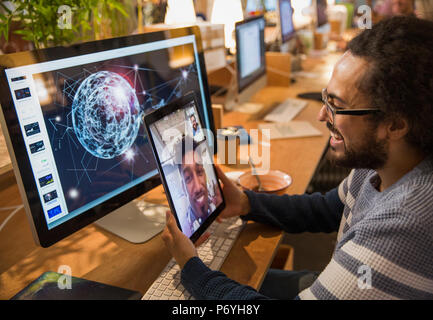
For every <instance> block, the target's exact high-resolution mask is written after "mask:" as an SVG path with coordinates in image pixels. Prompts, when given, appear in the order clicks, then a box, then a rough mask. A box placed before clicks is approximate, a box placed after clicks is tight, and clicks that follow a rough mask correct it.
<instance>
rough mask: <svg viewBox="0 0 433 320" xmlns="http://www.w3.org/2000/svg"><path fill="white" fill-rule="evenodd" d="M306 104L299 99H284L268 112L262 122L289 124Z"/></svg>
mask: <svg viewBox="0 0 433 320" xmlns="http://www.w3.org/2000/svg"><path fill="white" fill-rule="evenodd" d="M307 104H308V102H307V101H305V100H301V99H291V98H289V99H286V100H285V101H283V102H282V103H281V104H280V105H279V106H277V107H276V108H275V109H274V110H273V111H271V112H269V113H268V114H267V115H266V116H265V117H264V118H263V120H265V121H270V122H279V123H281V122H284V123H285V122H289V121H291V120H292V119H293V118H295V117H296V116H297V115H298V113H299V112H301V110H302V109H304V108H305V107H306V106H307Z"/></svg>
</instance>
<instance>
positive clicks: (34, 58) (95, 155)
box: [0, 27, 214, 246]
mask: <svg viewBox="0 0 433 320" xmlns="http://www.w3.org/2000/svg"><path fill="white" fill-rule="evenodd" d="M197 29H198V28H197V27H191V28H182V29H174V30H170V31H159V32H154V33H149V34H141V35H135V36H129V37H123V38H116V39H109V40H102V41H96V42H90V43H84V44H80V45H75V46H71V47H69V48H63V47H58V48H51V49H44V50H41V51H35V52H26V53H20V54H12V55H4V56H1V57H0V65H1V67H2V72H1V77H0V85H1V89H0V90H1V98H0V101H1V105H2V112H3V116H4V118H3V119H2V120H3V121H4V122H5V123H4V124H2V127H3V129H4V130H5V128H4V127H5V125H6V127H7V129H8V132H7V133H8V134H7V135H8V136H9V137H10V140H11V145H12V150H9V152H10V153H11V158H14V160H15V161H14V162H16V163H15V167H16V168H14V169H16V170H15V173H16V175H17V181H18V184H19V185H20V184H21V183H22V189H21V190H22V193H23V194H22V196H23V198H26V200H27V201H28V210H29V211H30V214H31V216H32V219H33V221H31V222H32V223H34V227H35V229H36V232H37V234H38V239H37V240H38V241H39V242H40V243H41V245H43V246H45V245H50V244H52V243H54V242H56V241H58V240H59V239H61V238H63V237H65V236H67V235H69V234H70V233H72V232H74V231H76V230H78V229H80V228H82V227H83V226H85V225H87V224H89V223H91V222H93V221H95V220H97V219H99V218H101V217H102V216H104V215H106V214H108V213H110V212H111V211H112V210H114V209H117V208H118V207H120V206H122V205H124V204H126V203H128V202H129V201H131V200H133V199H134V198H136V197H137V196H139V195H141V194H143V193H144V192H146V191H147V190H149V189H151V188H153V187H155V186H156V185H158V184H160V180H159V177H158V171H157V167H156V164H155V160H154V158H153V154H152V150H151V147H150V145H149V141H148V137H147V136H146V134H145V129H144V127H143V125H142V119H143V117H144V116H145V115H146V114H147V113H149V112H151V111H153V110H155V109H158V108H160V107H162V106H164V105H165V104H167V103H169V102H170V101H171V100H173V99H176V98H178V97H181V96H182V95H184V94H185V93H186V92H190V91H194V92H195V93H196V95H197V97H198V106H197V109H198V112H199V113H200V116H201V117H202V119H203V125H204V126H206V128H210V129H212V130H213V120H212V113H211V112H210V98H209V93H208V90H207V85H208V84H207V79H206V70H205V68H204V60H203V53H202V48H201V40H200V38H198V37H199V32H198V30H197ZM5 136H6V134H5ZM213 141H214V140H213V139H209V143H210V145H212V144H213ZM17 170H18V171H17ZM19 177H20V179H19ZM24 202H26V201H24ZM28 214H29V212H28Z"/></svg>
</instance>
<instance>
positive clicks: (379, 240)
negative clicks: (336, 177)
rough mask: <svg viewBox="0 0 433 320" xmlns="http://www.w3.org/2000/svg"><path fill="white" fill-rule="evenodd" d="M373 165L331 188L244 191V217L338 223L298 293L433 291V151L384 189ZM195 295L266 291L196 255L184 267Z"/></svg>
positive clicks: (417, 294) (296, 227)
mask: <svg viewBox="0 0 433 320" xmlns="http://www.w3.org/2000/svg"><path fill="white" fill-rule="evenodd" d="M378 184H379V176H378V175H377V173H376V172H375V171H373V170H359V169H357V170H353V171H352V172H351V173H350V175H349V176H348V177H347V178H346V179H345V180H344V181H343V182H342V183H341V184H340V186H339V187H338V189H333V190H331V191H330V192H328V193H327V194H326V195H321V194H318V193H316V194H312V195H293V196H288V195H284V196H276V195H266V194H257V193H253V192H246V194H247V195H248V198H249V200H250V204H251V208H252V211H251V212H250V213H249V214H248V215H247V216H245V219H248V220H254V221H257V222H261V223H268V224H272V225H274V226H277V227H279V228H281V229H283V230H284V231H286V232H289V233H299V232H305V231H309V232H332V231H337V230H338V236H337V240H338V241H337V244H336V247H335V251H334V253H333V256H332V259H331V261H330V263H329V264H328V266H327V267H326V268H325V269H324V270H323V271H322V273H321V274H320V275H319V277H318V278H317V280H316V281H315V282H314V283H313V285H312V286H311V287H310V288H307V289H305V290H304V291H302V292H300V293H299V296H298V297H297V298H300V299H433V158H431V157H429V158H426V159H425V160H424V161H422V162H421V163H420V164H419V165H418V166H416V167H415V168H414V169H413V170H412V171H410V172H409V173H407V174H406V175H405V176H403V177H402V178H401V179H400V180H399V181H397V182H396V183H395V184H393V185H392V186H390V187H389V188H387V189H386V190H385V191H383V192H379V191H377V186H378ZM182 283H183V285H184V286H185V287H186V288H187V289H188V291H190V292H191V293H192V294H193V296H195V297H196V298H198V299H265V298H266V297H264V296H262V295H261V294H259V293H258V292H257V291H255V290H254V289H253V288H250V287H247V286H242V285H240V284H238V283H236V282H235V281H232V280H230V279H228V278H227V277H226V276H225V275H224V274H222V273H221V272H219V271H213V270H210V269H209V268H207V267H206V266H205V265H204V264H203V263H202V261H201V260H200V259H199V258H192V259H191V260H189V261H188V262H187V263H186V265H185V267H184V268H183V270H182Z"/></svg>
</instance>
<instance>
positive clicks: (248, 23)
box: [235, 16, 267, 103]
mask: <svg viewBox="0 0 433 320" xmlns="http://www.w3.org/2000/svg"><path fill="white" fill-rule="evenodd" d="M264 30H265V19H264V17H263V16H257V17H252V18H249V19H246V20H243V21H240V22H238V23H236V27H235V33H236V66H237V80H238V81H237V83H238V99H237V102H238V103H244V102H247V101H249V100H250V98H251V96H252V95H254V94H255V93H256V92H257V91H258V90H260V89H261V88H263V87H264V86H266V83H267V78H266V57H265V38H264Z"/></svg>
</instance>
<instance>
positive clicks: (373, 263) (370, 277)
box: [299, 209, 433, 300]
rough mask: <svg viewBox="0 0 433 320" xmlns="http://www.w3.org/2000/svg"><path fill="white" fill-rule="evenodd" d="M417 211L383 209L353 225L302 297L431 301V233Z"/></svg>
mask: <svg viewBox="0 0 433 320" xmlns="http://www.w3.org/2000/svg"><path fill="white" fill-rule="evenodd" d="M413 216H414V212H413V211H411V212H405V211H404V210H397V209H394V210H385V211H384V212H382V213H379V214H377V217H375V218H373V219H365V220H363V221H361V222H359V223H358V224H357V225H356V226H355V227H353V228H352V229H351V230H350V231H348V234H347V235H346V236H345V237H344V239H343V240H342V241H341V243H339V244H338V245H337V249H336V251H335V252H334V255H333V257H332V259H331V261H330V263H329V264H328V265H327V267H326V268H325V269H324V270H323V272H322V273H321V274H320V275H319V277H318V278H317V279H316V281H315V282H314V283H313V284H312V285H311V287H309V288H307V289H305V290H304V291H302V292H300V293H299V297H300V298H301V299H308V300H309V299H320V300H328V299H332V300H335V299H341V300H348V299H350V300H354V299H362V300H376V299H385V300H391V299H415V300H431V299H433V272H432V267H431V266H432V265H433V257H432V255H431V248H432V246H433V236H432V232H431V230H429V229H428V227H426V224H425V222H420V221H417V219H416V218H414V217H413Z"/></svg>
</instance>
